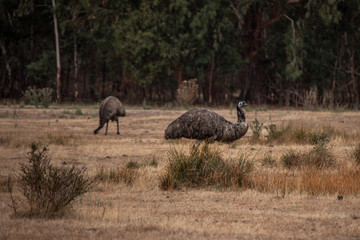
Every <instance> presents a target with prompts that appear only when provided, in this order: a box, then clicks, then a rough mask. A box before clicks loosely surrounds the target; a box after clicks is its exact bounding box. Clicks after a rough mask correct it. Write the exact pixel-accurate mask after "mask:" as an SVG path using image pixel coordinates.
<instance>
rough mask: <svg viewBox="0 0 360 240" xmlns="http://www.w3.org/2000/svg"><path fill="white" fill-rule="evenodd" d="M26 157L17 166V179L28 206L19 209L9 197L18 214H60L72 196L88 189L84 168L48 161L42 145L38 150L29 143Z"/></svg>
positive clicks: (35, 215) (73, 197)
mask: <svg viewBox="0 0 360 240" xmlns="http://www.w3.org/2000/svg"><path fill="white" fill-rule="evenodd" d="M28 159H29V164H28V165H22V166H21V174H20V175H19V179H18V184H19V187H20V191H21V193H22V194H23V195H24V197H25V199H26V201H27V205H28V209H27V210H22V213H19V212H18V211H17V210H18V207H17V204H16V201H15V200H14V201H13V210H14V212H15V214H19V216H20V215H21V216H28V217H44V218H50V217H55V216H61V215H62V214H63V213H64V210H65V208H66V207H67V206H68V205H69V204H70V203H71V202H73V201H74V200H75V198H77V197H78V196H80V195H82V194H84V193H86V192H88V191H89V190H90V188H91V186H92V181H91V180H90V179H89V178H87V177H86V176H85V168H82V169H77V168H75V167H74V166H72V167H70V168H69V167H55V166H53V165H51V164H50V157H49V155H48V149H47V148H46V147H44V148H43V149H42V150H40V149H39V148H38V146H37V145H36V144H34V143H33V144H32V145H31V151H30V152H29V153H28ZM11 195H12V194H11Z"/></svg>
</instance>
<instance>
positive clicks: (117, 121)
mask: <svg viewBox="0 0 360 240" xmlns="http://www.w3.org/2000/svg"><path fill="white" fill-rule="evenodd" d="M116 125H117V135H119V134H120V132H119V120H118V119H116Z"/></svg>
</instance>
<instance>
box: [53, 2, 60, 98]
mask: <svg viewBox="0 0 360 240" xmlns="http://www.w3.org/2000/svg"><path fill="white" fill-rule="evenodd" d="M52 6H53V9H54V12H53V16H54V32H55V46H56V100H57V103H58V104H59V103H60V102H61V60H60V44H59V31H58V24H57V17H56V3H55V0H52Z"/></svg>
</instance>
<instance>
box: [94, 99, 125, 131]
mask: <svg viewBox="0 0 360 240" xmlns="http://www.w3.org/2000/svg"><path fill="white" fill-rule="evenodd" d="M125 115H126V112H125V109H124V107H123V105H122V104H121V102H120V100H119V99H117V98H116V97H113V96H109V97H107V98H106V99H105V100H103V101H102V102H101V104H100V109H99V118H100V121H99V127H98V128H97V129H95V131H94V134H98V133H99V131H100V130H101V129H102V128H103V127H104V125H105V123H106V131H105V135H107V132H108V124H109V121H110V120H111V121H112V122H113V121H116V123H117V134H120V132H119V120H118V116H120V117H124V116H125Z"/></svg>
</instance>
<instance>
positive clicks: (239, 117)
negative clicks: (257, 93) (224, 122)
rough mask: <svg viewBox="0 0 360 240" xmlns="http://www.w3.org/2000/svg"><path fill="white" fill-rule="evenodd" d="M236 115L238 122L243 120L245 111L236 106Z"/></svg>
mask: <svg viewBox="0 0 360 240" xmlns="http://www.w3.org/2000/svg"><path fill="white" fill-rule="evenodd" d="M237 115H238V123H241V122H245V113H244V111H243V110H242V109H241V108H240V107H237Z"/></svg>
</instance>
